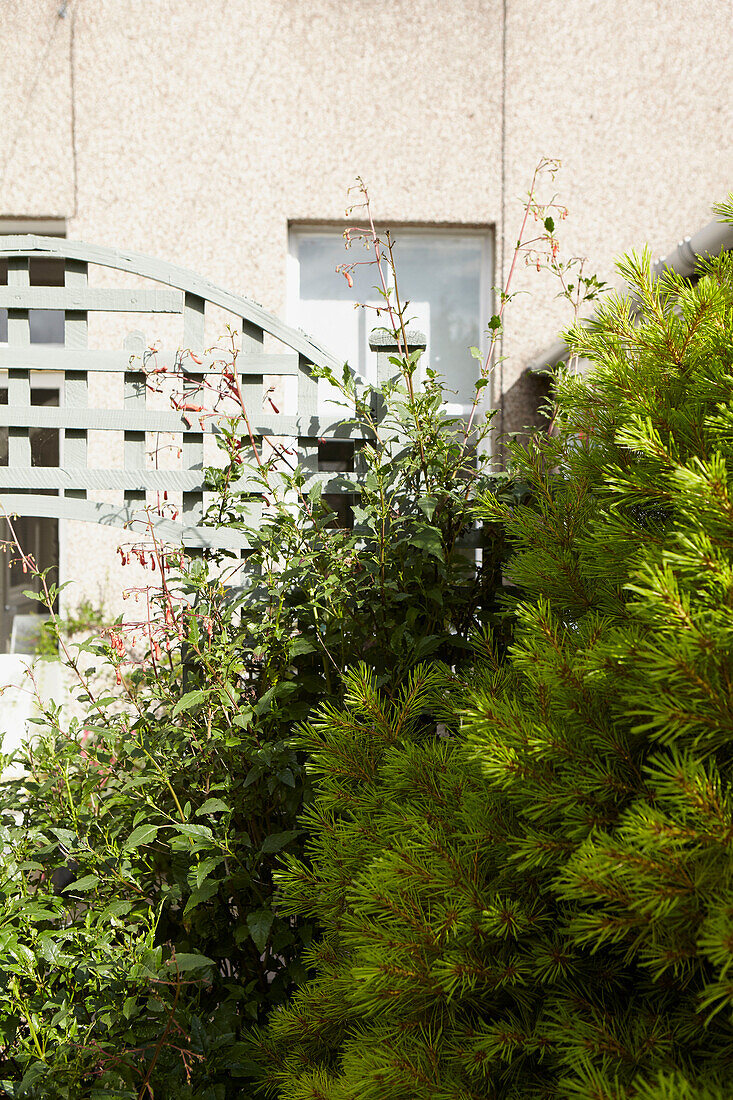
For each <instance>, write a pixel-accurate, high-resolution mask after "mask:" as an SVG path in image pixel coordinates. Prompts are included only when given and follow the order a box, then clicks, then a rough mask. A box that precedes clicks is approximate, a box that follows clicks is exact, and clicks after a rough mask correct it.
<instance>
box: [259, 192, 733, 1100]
mask: <svg viewBox="0 0 733 1100" xmlns="http://www.w3.org/2000/svg"><path fill="white" fill-rule="evenodd" d="M727 213H728V215H729V216H733V208H730V209H728V210H727ZM703 269H704V275H703V277H702V278H701V279H700V281H699V283H698V284H697V285H696V286H690V285H688V283H687V281H686V280H684V279H681V278H680V277H678V276H676V275H674V274H667V275H665V276H664V278H663V279H662V280H661V281H659V282H653V281H652V279H651V276H650V261H649V257H648V256H644V257H643V258H642V259H636V258H633V257H632V258H631V259H630V260H628V261H625V262H624V263H623V265H622V267H621V270H622V272H623V273H624V275H625V276H626V277H627V279H628V280H629V283H630V288H631V292H632V294H633V296H634V297H633V299H631V298H629V297H621V296H619V297H616V298H614V299H613V300H612V301H610V302H609V303H608V304H606V305H605V306H604V307H602V309H601V310H600V312H599V314H598V316H597V320H596V322H595V323H594V324H593V326H592V328H591V330H590V331H586V330H584V329H577V330H575V331H574V333H573V343H574V346H575V350H576V352H577V353H578V354H581V355H583V356H585V357H587V358H589V359H590V360H591V361H592V363H593V367H592V372H591V374H590V376H589V377H588V378H587V379H580V378H577V377H575V378H573V377H568V378H566V379H565V382H564V384H563V385H562V386H561V389H560V393H559V398H558V403H559V411H558V417H557V425H558V434H557V435H556V436H553V437H549V438H545V439H543V440H537V441H535V442H534V443H533V444H531V445H529V446H527V447H524V448H521V447H516V448H515V458H516V462H517V468H518V470H519V472H520V473H521V476H522V477H523V478H525V479H526V480H527V481H528V482H529V484H530V486H531V489H532V493H531V496H530V498H529V501H526V502H524V503H521V504H519V505H518V506H516V507H512V508H510V509H506V508H501V507H500V506H497V503H496V502H495V501H493V500H491V499H490V498H488V497H487V498H486V501H485V515H486V517H487V518H490V519H492V520H494V521H496V520H497V519H498V518H503V522H504V523H505V525H506V529H507V532H508V536H509V537H510V538H511V540H512V541H513V543H514V545H515V554H514V556H513V558H512V559H511V561H510V564H509V567H508V574H509V576H510V577H511V579H512V580H513V581H514V583H515V584H517V585H518V586H519V587H520V589H521V591H522V597H521V599H519V600H518V602H516V604H515V606H514V613H515V614H516V617H517V625H516V634H515V639H514V642H513V643H512V645H511V646H510V649H509V656H508V658H507V659H506V660H502V659H501V656H500V655H497V653H496V652H495V650H494V648H493V647H492V645H491V642H490V640H488V639H487V640H485V642H484V643H483V645H482V647H481V648H482V649H483V667H482V670H481V671H480V672H477V673H475V674H474V675H475V683H474V684H473V685H472V686H471V687H470V688H469V687H466V686H465V684H464V685H462V683H461V679H462V678H461V677H460V676H456V674H455V673H454V672H452V671H450V670H449V669H447V668H445V667H443V668H438V667H436V668H435V669H433V670H432V671H427V670H425V671H423V672H421V673H415V674H414V676H413V680H412V681H411V686H412V693H411V691H410V689H409V688H405V687H404V686H402V687H400V688H399V689H395V688H394V687H393V686H392V685H384V686H383V688H382V690H381V691H380V690H379V689H378V687H377V685H376V684H375V682H374V679H373V677H372V676H370V674H369V672H368V670H366V669H364V670H362V671H361V672H360V673H359V674H358V675H357V674H354V675H353V676H352V677H351V679H350V690H349V692H348V693H347V695H346V697H345V701H344V705H343V706H342V707H332V706H327V705H324V706H322V707H321V708H320V709H319V710H318V712H317V714H316V716H315V718H314V719H312V720H311V721H310V722H309V723H308V724H307V725H306V726H305V728H304V731H303V733H302V735H301V743H302V744H303V746H304V747H305V748H306V749H307V750H308V752H309V754H311V764H310V768H311V769H312V773H313V776H314V781H315V798H314V801H313V803H312V804H311V806H310V808H309V809H308V812H307V817H306V819H305V821H306V823H307V827H308V830H309V834H310V839H309V841H308V845H307V858H306V860H305V861H302V860H298V859H297V858H296V857H295V856H294V855H288V857H287V868H286V870H285V871H283V872H282V873H281V875H280V881H281V886H282V902H281V904H282V906H283V907H284V908H285V910H286V911H287V912H290V913H293V914H295V915H297V917H298V919H299V920H307V919H309V918H310V919H313V920H315V921H317V922H318V923H319V925H320V926H321V927H322V928H323V934H322V935H321V936H320V937H319V938H318V939H317V940H316V941H315V942H314V944H313V945H312V946H311V947H310V948H309V950H308V952H307V956H306V961H307V963H308V965H309V966H310V968H311V976H310V979H309V981H308V982H307V983H305V984H303V985H302V986H301V987H300V989H299V990H298V992H297V993H296V995H295V997H294V999H293V1000H292V1002H291V1004H290V1005H288V1006H287V1007H286V1008H285V1009H284V1010H282V1011H279V1012H277V1013H274V1014H273V1016H272V1017H271V1021H270V1025H269V1028H268V1029H267V1031H266V1032H265V1033H264V1034H263V1036H262V1039H261V1052H262V1053H261V1057H262V1058H263V1061H264V1063H265V1064H266V1065H267V1066H268V1072H269V1074H270V1075H271V1080H272V1082H273V1091H277V1094H278V1095H279V1096H280V1097H281V1098H282V1100H346V1098H349V1100H356V1098H357V1097H358V1098H359V1100H485V1098H486V1097H488V1096H490V1097H495V1098H497V1100H503V1098H506V1100H509V1098H529V1097H533V1098H540V1097H546V1098H548V1100H549V1098H551V1097H557V1098H560V1097H562V1098H567V1097H577V1098H582V1100H620V1098H622V1097H628V1098H631V1097H634V1098H636V1100H641V1098H645V1100H666V1098H671V1097H689V1098H690V1100H723V1098H724V1097H727V1096H729V1095H730V1082H731V1079H732V1078H733V1030H732V1026H731V1019H732V1015H731V1010H732V1009H733V982H732V981H731V977H730V967H731V960H732V959H733V924H732V920H733V852H732V849H731V837H733V797H732V795H731V779H733V754H732V752H731V743H732V738H733V675H732V670H733V619H732V617H731V607H732V606H733V503H732V500H733V487H732V481H731V478H732V474H731V471H732V470H733V411H732V410H733V338H732V336H731V327H730V325H731V317H732V316H733V256H731V255H730V254H728V255H724V256H722V257H721V258H719V259H717V260H715V261H710V262H709V263H706V264H705V265H703ZM444 700H445V701H446V702H447V703H448V707H447V710H448V715H447V716H446V714H445V713H444V710H443V701H444ZM455 710H459V711H460V710H462V711H463V712H464V719H463V726H462V729H461V730H460V731H459V732H458V731H456V728H455V723H453V724H451V722H450V713H451V712H454V711H455ZM446 717H447V718H448V723H447V725H446V726H445V730H444V733H443V735H442V736H441V728H440V726H439V725H438V723H440V722H443V723H445V722H446Z"/></svg>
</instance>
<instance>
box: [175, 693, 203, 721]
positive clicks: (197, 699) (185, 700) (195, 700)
mask: <svg viewBox="0 0 733 1100" xmlns="http://www.w3.org/2000/svg"><path fill="white" fill-rule="evenodd" d="M208 695H209V692H208V691H187V692H186V694H185V695H182V696H181V698H180V699H179V700H178V702H177V703H176V705H175V706H174V708H173V710H172V711H171V718H175V717H176V716H177V715H179V714H180V713H181V712H182V711H184V710H192V709H193V708H194V707H197V706H198V705H199V704H200V703H203V702H204V700H205V699H207V698H208Z"/></svg>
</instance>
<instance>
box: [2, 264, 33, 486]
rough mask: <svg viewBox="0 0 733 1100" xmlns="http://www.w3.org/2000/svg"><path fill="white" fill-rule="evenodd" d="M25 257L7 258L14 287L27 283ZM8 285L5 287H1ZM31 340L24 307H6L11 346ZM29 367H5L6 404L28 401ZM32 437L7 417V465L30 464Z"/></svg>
mask: <svg viewBox="0 0 733 1100" xmlns="http://www.w3.org/2000/svg"><path fill="white" fill-rule="evenodd" d="M29 281H30V280H29V274H28V260H27V259H11V260H8V287H9V288H11V289H13V290H16V289H17V288H25V287H27V286H28V285H29ZM2 289H7V288H4V287H3V288H2ZM30 342H31V330H30V322H29V320H28V310H27V309H15V308H13V309H8V344H9V345H10V347H20V348H25V347H29V346H30ZM30 403H31V383H30V370H28V369H24V368H16V369H13V370H9V371H8V405H7V408H8V409H11V408H12V407H13V406H15V405H21V406H22V405H30ZM30 464H31V441H30V435H29V432H28V427H27V425H25V424H24V423H23V421H22V420H21V421H20V423H18V420H15V421H14V420H13V418H12V417H9V418H8V465H9V466H30Z"/></svg>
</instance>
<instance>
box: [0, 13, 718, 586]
mask: <svg viewBox="0 0 733 1100" xmlns="http://www.w3.org/2000/svg"><path fill="white" fill-rule="evenodd" d="M0 20H1V21H0V44H1V46H2V54H3V57H5V58H6V59H7V58H9V57H10V58H12V65H8V64H5V65H4V66H3V67H2V72H1V73H0V117H2V120H3V121H2V138H1V139H0V216H9V215H18V216H24V217H29V216H30V217H33V216H38V217H40V216H59V217H63V218H65V219H66V220H67V233H68V236H69V237H71V238H76V239H82V240H87V241H90V242H95V243H100V244H107V245H111V246H113V247H123V248H130V249H136V250H139V251H142V252H146V253H149V254H152V255H155V256H157V257H159V258H161V259H167V260H171V261H173V262H175V263H178V264H180V265H182V266H185V267H190V268H193V269H194V270H196V271H198V272H200V273H202V274H204V275H206V276H208V277H209V278H211V279H212V280H213V281H214V282H216V283H219V284H220V285H222V286H224V287H226V288H228V289H230V290H233V291H235V292H238V293H242V294H246V295H248V296H250V297H252V298H254V299H256V300H257V301H259V302H261V303H262V304H263V305H265V306H266V307H267V308H268V309H270V310H272V311H273V312H276V313H280V314H282V313H284V311H285V309H286V300H285V294H286V261H287V233H288V224H289V223H290V222H305V221H309V220H313V221H317V222H324V221H330V220H340V219H342V218H343V216H344V209H345V206H346V205H347V201H348V199H347V191H348V188H349V186H350V185H351V184H352V183H353V181H354V177H355V176H356V175H357V174H359V175H360V176H362V177H363V178H364V180H366V181H367V183H368V185H369V188H370V192H371V195H372V198H373V203H374V210H375V214H376V216H377V217H378V218H379V219H381V220H384V221H387V220H389V221H398V222H412V223H424V224H428V225H432V224H440V223H451V224H459V225H460V224H464V225H489V226H495V227H496V235H497V270H496V274H495V278H496V282H497V283H501V282H502V280H503V278H504V276H505V274H506V271H507V270H508V267H509V265H510V263H511V250H512V247H513V242H514V240H515V239H516V235H517V232H518V227H519V223H520V221H521V214H522V199H523V196H524V195H525V193H526V191H527V188H528V186H529V181H530V179H531V177H532V172H533V169H534V166H535V164H536V163H537V161H538V159H539V157H540V156H542V155H545V156H552V157H557V158H559V159H560V160H561V161H562V165H563V167H562V170H561V172H560V174H559V175H558V177H557V180H556V182H555V185H554V186H555V189H556V190H557V192H558V194H559V199H560V201H562V202H563V203H564V204H565V205H566V206H567V207H568V208H569V217H568V219H567V221H566V222H563V224H562V230H561V244H562V247H563V252H564V254H565V256H566V257H570V256H572V255H576V254H577V255H583V256H587V257H588V270H589V271H595V272H597V273H598V274H599V275H600V276H601V277H602V278H606V279H609V278H610V279H613V261H614V257H615V256H617V255H618V254H619V253H620V252H622V251H624V250H626V249H629V248H632V247H633V248H638V247H641V246H642V245H643V244H644V243H648V244H649V245H650V246H651V248H652V250H653V251H654V252H655V253H663V252H665V251H667V250H668V249H669V248H670V247H671V246H672V245H674V244H675V243H676V242H677V240H678V239H679V238H680V237H681V236H682V235H684V234H686V233H691V232H694V231H695V229H697V228H699V226H701V225H703V224H705V223H706V222H707V221H709V220H710V218H711V212H710V207H711V203H712V202H714V201H716V200H718V199H720V198H721V197H722V196H723V195H724V194H725V193H726V191H727V189H728V188H730V187H731V185H732V184H731V181H732V180H733V171H732V169H733V155H732V154H731V143H730V134H731V132H732V129H733V98H732V95H731V91H730V82H729V81H727V80H725V73H726V72H727V68H728V64H729V62H728V54H729V51H730V47H731V37H732V36H731V31H730V7H729V4H728V3H727V2H711V0H688V3H686V4H685V5H674V4H671V3H669V2H664V0H582V2H581V0H532V2H530V0H506V2H505V3H502V2H501V0H441V2H440V3H438V2H427V0H423V2H422V3H415V2H414V0H349V2H348V3H344V2H343V0H229V2H227V0H68V2H67V3H63V2H62V0H4V2H3V5H2V12H1V13H0ZM551 193H552V184H551V182H550V181H549V180H546V181H545V183H544V184H543V186H542V194H543V196H545V197H549V196H550V194H551ZM513 289H517V290H529V291H531V294H530V295H529V296H525V295H521V296H519V297H518V298H517V299H516V300H515V301H514V302H512V304H511V306H510V308H509V310H508V314H507V323H506V339H505V344H504V349H503V350H504V354H505V356H506V358H505V360H504V362H503V364H502V366H501V368H500V371H499V372H498V374H497V379H496V384H495V401H496V403H497V404H498V405H500V406H501V407H502V418H501V423H502V427H503V429H504V430H516V429H519V428H521V427H522V426H523V425H524V424H526V423H527V422H528V421H529V420H531V418H532V416H533V413H534V407H533V406H534V401H535V396H534V389H533V384H532V383H531V381H528V379H527V377H526V375H525V372H524V369H525V365H526V363H527V362H528V361H529V360H530V359H531V358H532V357H533V356H534V355H536V354H537V353H538V352H539V351H541V350H542V348H543V347H544V346H545V345H546V344H548V343H550V342H551V341H552V339H553V338H554V336H555V334H556V332H557V330H558V329H559V328H560V327H561V326H562V325H564V324H567V323H568V322H569V321H570V320H571V315H570V313H569V312H568V308H567V304H566V303H563V302H562V301H560V300H558V299H556V298H555V297H554V295H555V294H556V286H555V285H554V283H552V281H551V280H550V279H549V277H548V276H546V275H545V274H544V273H541V274H539V275H538V274H537V272H536V271H535V270H533V269H530V268H525V267H524V266H523V264H522V263H520V265H519V266H518V269H517V275H516V281H515V283H514V287H513ZM156 335H157V333H153V332H146V336H148V338H150V339H153V338H155V336H156ZM113 541H114V536H113V535H112V534H110V533H109V532H98V531H97V532H91V531H88V530H87V531H86V532H85V534H84V536H83V543H82V535H81V534H80V533H79V532H78V531H77V532H75V533H74V531H73V530H72V529H71V528H69V532H68V540H67V550H69V546H70V547H71V550H73V549H74V547H75V546H81V545H83V547H84V551H85V562H87V563H88V568H85V569H84V570H83V574H84V583H85V585H86V586H87V588H88V589H91V590H92V594H94V592H93V590H94V588H95V586H96V588H99V587H102V586H103V585H104V584H105V578H106V577H107V575H108V574H109V573H110V570H111V569H112V570H114V564H113V558H112V555H111V552H110V551H111V548H112V543H113ZM105 547H106V549H105ZM72 559H73V560H77V558H76V557H75V553H72V552H71V551H69V554H68V559H67V560H68V561H71V560H72Z"/></svg>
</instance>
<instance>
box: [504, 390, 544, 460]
mask: <svg viewBox="0 0 733 1100" xmlns="http://www.w3.org/2000/svg"><path fill="white" fill-rule="evenodd" d="M552 384H553V378H552V375H550V374H537V373H535V372H533V371H528V370H525V371H524V373H523V374H521V375H520V377H519V378H518V379H517V381H516V382H515V383H514V385H513V386H511V387H510V388H509V389H508V390H507V391H506V392H505V393H504V399H503V402H502V414H503V415H502V417H501V420H500V422H499V424H500V426H499V430H500V431H501V433H502V435H503V437H504V438H506V437H508V436H512V435H516V436H518V437H519V439H520V440H521V441H522V442H524V441H526V440H527V439H528V438H529V436H530V435H532V433H533V432H536V431H546V430H547V426H548V424H549V415H548V405H549V402H550V398H551V395H552ZM500 451H501V452H502V453H503V454H504V453H505V448H503V447H502V448H500Z"/></svg>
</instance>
